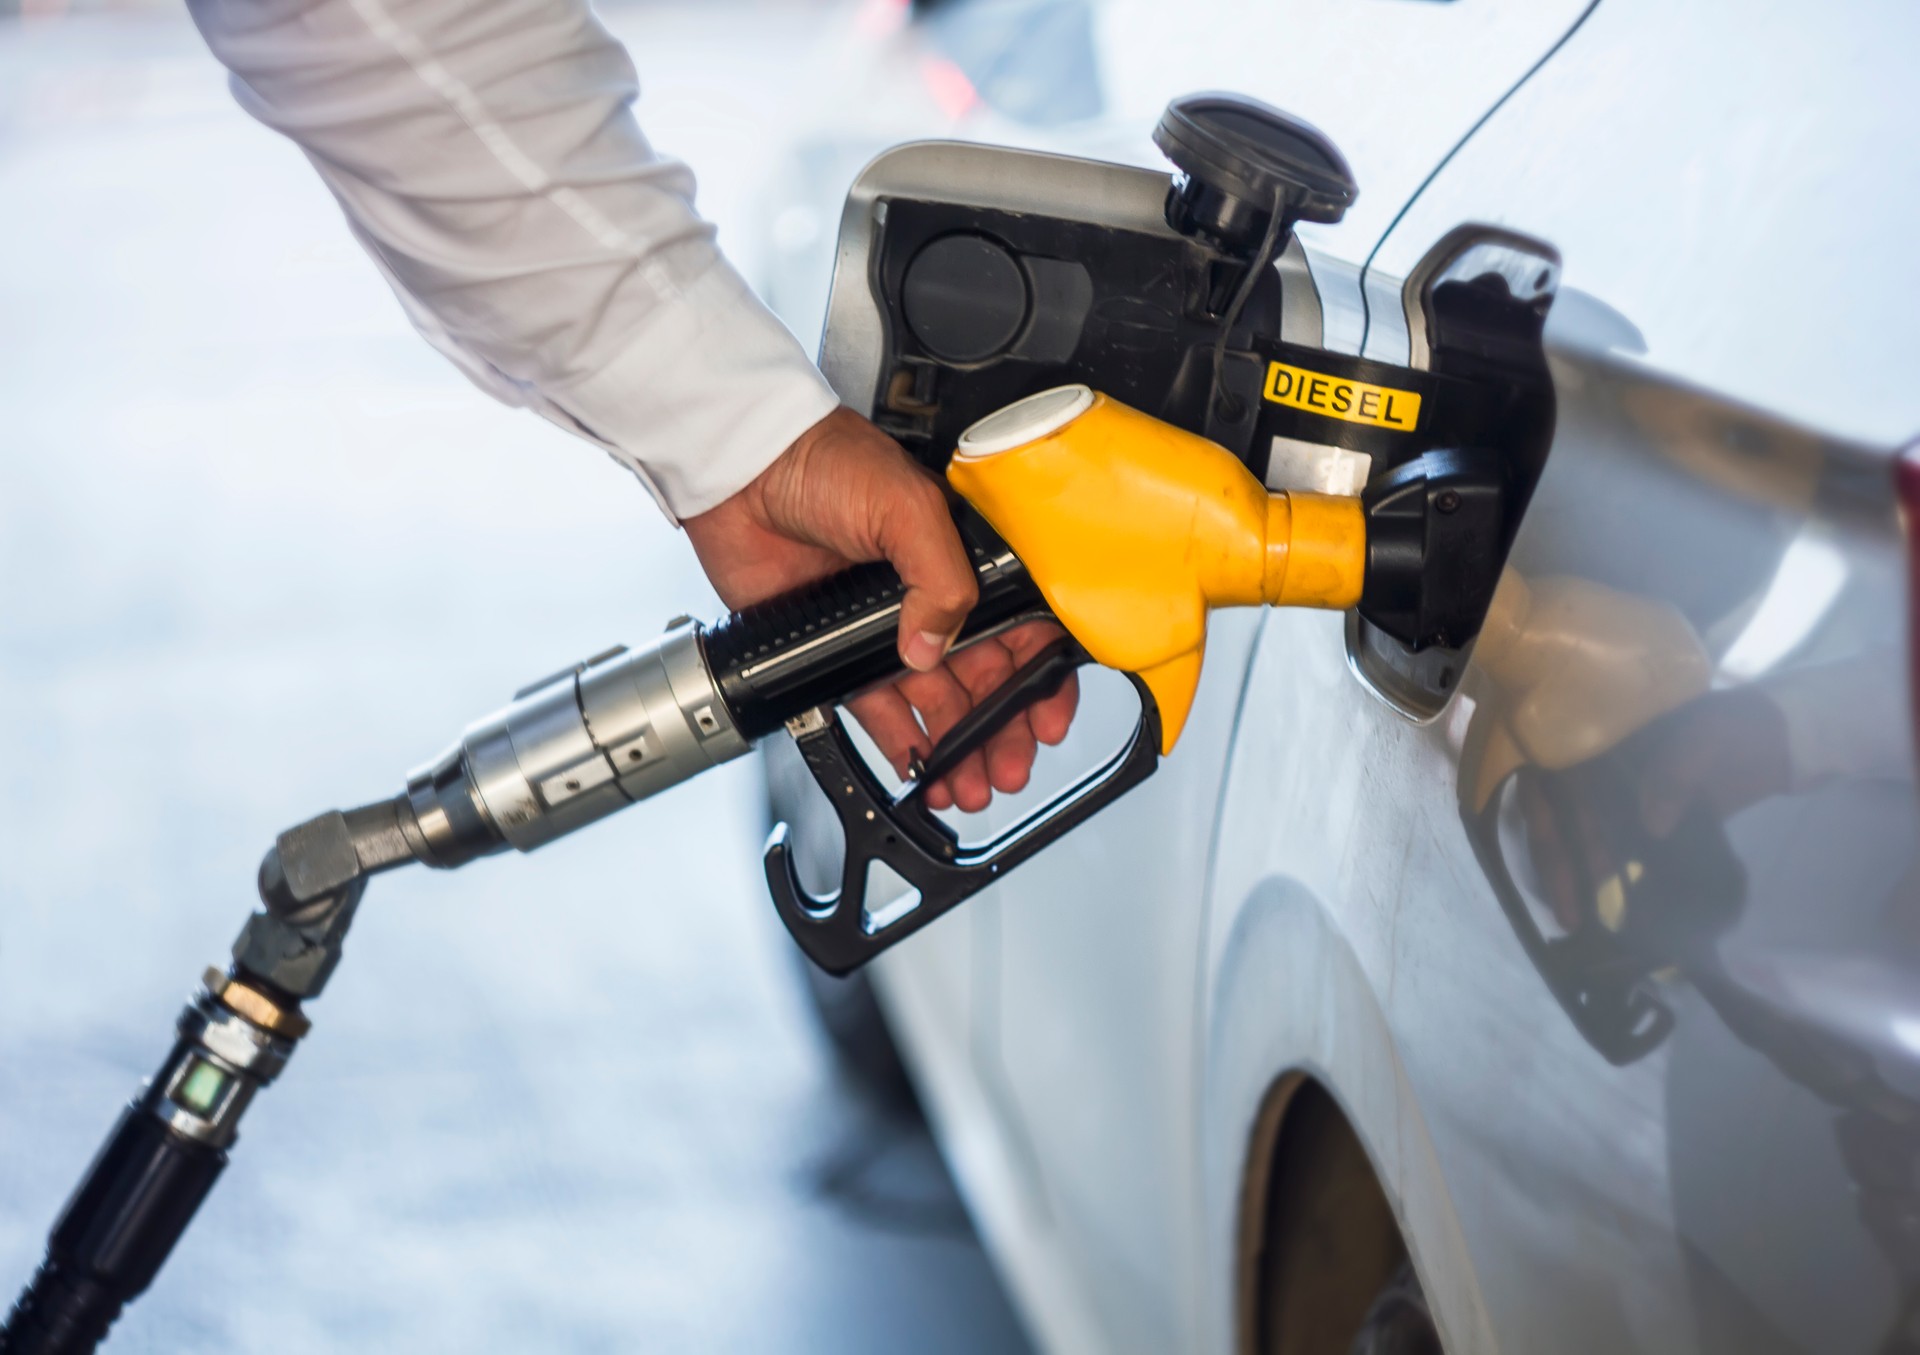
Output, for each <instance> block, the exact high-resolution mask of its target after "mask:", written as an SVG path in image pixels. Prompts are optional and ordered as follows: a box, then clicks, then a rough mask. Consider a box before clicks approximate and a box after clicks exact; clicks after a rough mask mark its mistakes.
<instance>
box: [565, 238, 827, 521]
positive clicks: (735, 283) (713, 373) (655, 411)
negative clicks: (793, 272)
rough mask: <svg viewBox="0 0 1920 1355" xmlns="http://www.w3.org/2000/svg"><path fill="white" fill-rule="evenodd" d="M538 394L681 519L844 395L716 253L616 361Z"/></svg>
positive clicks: (754, 470)
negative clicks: (578, 379)
mask: <svg viewBox="0 0 1920 1355" xmlns="http://www.w3.org/2000/svg"><path fill="white" fill-rule="evenodd" d="M665 271H666V270H659V271H656V272H655V274H654V281H655V284H656V286H657V285H659V283H660V282H661V281H662V273H664V272H665ZM541 394H542V395H543V396H544V398H545V400H546V401H547V402H549V403H550V404H551V405H552V406H553V407H554V408H555V409H556V410H558V411H559V412H561V413H563V414H565V415H566V416H567V417H568V418H570V419H571V420H572V421H574V422H575V423H577V424H578V425H579V426H580V428H581V430H582V431H583V432H585V433H586V434H587V435H588V436H589V437H591V438H592V439H593V440H594V441H596V442H598V443H600V444H601V445H602V446H604V447H605V448H606V449H607V450H608V451H609V452H611V453H612V454H613V456H614V458H615V459H616V460H619V461H621V462H623V463H625V464H626V465H627V466H629V467H631V468H632V469H633V471H634V473H635V474H636V475H638V476H639V477H640V479H641V481H642V482H643V483H644V484H645V485H646V486H647V488H648V489H649V490H650V491H651V492H652V493H653V496H654V498H656V499H657V500H659V502H660V505H661V507H662V508H664V509H665V510H666V511H667V513H668V515H669V516H671V517H672V518H673V519H674V520H675V521H676V522H677V521H682V520H684V519H686V518H690V517H694V516H696V515H698V514H700V513H704V512H705V511H706V510H707V509H709V508H712V507H714V506H715V505H717V504H719V503H721V502H722V501H724V500H726V499H728V498H731V497H732V496H733V495H734V494H736V493H738V492H739V491H740V490H741V489H742V488H744V487H745V486H746V485H747V483H748V482H749V481H751V480H752V479H753V478H754V477H755V476H757V475H759V474H760V472H761V471H763V470H765V469H766V468H767V467H768V466H769V465H770V464H772V462H773V461H774V459H775V458H777V457H778V456H779V455H780V454H781V453H782V452H784V451H785V450H786V449H787V448H788V447H789V446H791V445H792V444H793V442H794V440H795V439H796V438H798V437H799V436H800V435H801V434H802V433H804V432H806V431H807V429H809V428H811V427H813V425H814V424H816V423H818V422H819V421H820V420H821V419H823V418H825V417H826V416H827V415H828V414H830V413H831V412H832V411H833V410H834V409H836V408H838V406H839V404H840V400H839V397H838V396H836V395H835V394H834V393H833V388H832V387H831V386H829V385H828V384H827V381H826V378H825V377H823V376H821V375H820V372H819V370H818V369H817V368H815V367H814V365H813V363H812V362H810V361H809V360H808V359H807V355H806V353H805V352H804V351H803V350H802V349H801V347H800V344H799V342H798V341H797V340H796V339H795V338H794V337H793V335H792V334H791V333H789V332H788V330H787V328H786V326H785V325H783V324H781V323H780V321H779V320H778V319H777V318H776V317H775V316H774V315H773V313H772V312H771V311H769V310H768V309H767V308H766V307H765V306H764V305H763V304H761V302H760V300H759V298H758V297H756V296H754V294H753V292H752V290H751V289H750V288H749V287H748V286H747V284H746V283H745V282H744V281H743V280H742V279H741V277H740V275H739V274H738V273H736V272H734V270H733V267H732V266H731V265H730V264H728V263H727V261H726V260H725V259H723V258H718V257H715V258H714V259H713V260H712V262H710V263H709V264H708V266H707V267H705V268H703V269H701V270H700V271H699V272H697V273H695V274H694V275H693V276H692V277H691V278H678V277H676V278H674V284H673V292H672V294H671V295H663V296H661V298H660V300H659V303H658V304H657V305H655V306H652V307H649V308H648V310H647V312H646V314H645V317H644V322H643V323H642V324H641V325H640V326H638V328H637V330H636V332H635V334H634V335H633V337H632V340H631V342H629V343H627V344H626V345H625V346H624V347H623V348H622V349H621V351H620V354H619V356H618V357H616V358H615V359H614V360H613V361H612V362H610V363H608V364H607V365H606V366H605V367H604V368H602V369H601V370H600V371H598V372H596V373H595V374H594V375H592V376H590V377H587V378H585V379H584V380H581V381H577V382H572V383H570V384H567V385H561V386H548V387H547V388H546V389H544V390H543V391H542V392H541Z"/></svg>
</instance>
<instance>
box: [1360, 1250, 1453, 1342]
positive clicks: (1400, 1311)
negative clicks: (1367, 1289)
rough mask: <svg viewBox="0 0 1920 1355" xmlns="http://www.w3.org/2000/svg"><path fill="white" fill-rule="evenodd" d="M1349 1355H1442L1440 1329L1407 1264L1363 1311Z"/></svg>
mask: <svg viewBox="0 0 1920 1355" xmlns="http://www.w3.org/2000/svg"><path fill="white" fill-rule="evenodd" d="M1351 1355H1443V1349H1442V1347H1441V1345H1440V1329H1439V1328H1438V1327H1436V1326H1434V1324H1433V1313H1432V1310H1430V1309H1429V1308H1428V1307H1427V1296H1426V1293H1425V1292H1424V1291H1423V1290H1422V1289H1421V1288H1420V1277H1419V1276H1418V1275H1415V1274H1414V1273H1413V1265H1412V1263H1411V1262H1406V1263H1403V1264H1402V1265H1401V1267H1400V1269H1398V1270H1397V1271H1395V1272H1394V1273H1393V1276H1392V1278H1391V1279H1389V1280H1388V1281H1387V1282H1386V1284H1385V1285H1384V1286H1382V1287H1381V1290H1380V1293H1379V1294H1378V1295H1377V1296H1376V1297H1375V1298H1374V1300H1373V1303H1372V1304H1371V1305H1370V1306H1369V1307H1368V1308H1367V1318H1366V1321H1365V1322H1364V1323H1362V1324H1361V1327H1360V1333H1359V1335H1357V1336H1356V1337H1354V1339H1353V1349H1352V1351H1351Z"/></svg>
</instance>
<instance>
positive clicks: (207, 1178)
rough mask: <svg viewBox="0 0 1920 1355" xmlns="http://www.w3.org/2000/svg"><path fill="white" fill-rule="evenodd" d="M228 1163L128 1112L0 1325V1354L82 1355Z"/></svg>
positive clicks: (144, 1281) (147, 1280)
mask: <svg viewBox="0 0 1920 1355" xmlns="http://www.w3.org/2000/svg"><path fill="white" fill-rule="evenodd" d="M226 1163H227V1155H226V1153H225V1152H223V1151H222V1150H220V1149H218V1148H214V1147H211V1146H209V1145H207V1144H204V1143H197V1142H195V1141H194V1140H192V1139H190V1138H188V1137H187V1136H185V1135H184V1134H181V1133H178V1132H176V1131H175V1130H173V1129H170V1128H168V1127H167V1126H166V1125H165V1124H162V1123H161V1122H160V1120H159V1119H157V1118H156V1117H155V1116H153V1115H152V1114H150V1113H148V1112H147V1111H146V1110H144V1109H143V1108H141V1107H140V1106H139V1105H137V1104H136V1105H132V1106H129V1107H127V1109H126V1111H125V1113H124V1114H122V1115H121V1117H120V1122H119V1123H118V1124H117V1125H115V1126H114V1130H113V1133H112V1134H111V1135H109V1136H108V1138H107V1141H106V1144H105V1145H104V1146H103V1147H102V1148H101V1149H100V1152H99V1155H98V1156H96V1157H95V1158H94V1160H93V1165H92V1166H91V1167H89V1168H88V1169H87V1174H86V1175H85V1176H84V1177H82V1178H81V1180H80V1185H79V1186H78V1187H77V1188H76V1189H75V1190H74V1192H73V1195H72V1197H71V1198H70V1199H69V1200H68V1201H67V1206H66V1208H65V1209H64V1210H62V1211H61V1213H60V1220H59V1222H58V1223H56V1224H54V1227H53V1232H52V1234H51V1235H50V1236H49V1237H48V1239H47V1255H46V1259H45V1260H44V1261H43V1262H42V1263H41V1265H40V1268H39V1270H37V1271H36V1272H35V1273H34V1276H33V1280H32V1281H31V1282H30V1283H29V1284H28V1285H27V1287H26V1289H25V1290H24V1291H22V1292H21V1294H20V1297H19V1299H18V1300H17V1301H16V1302H15V1303H14V1306H13V1311H12V1312H11V1313H9V1314H8V1316H7V1321H6V1325H5V1326H4V1327H0V1355H84V1353H85V1352H88V1351H91V1350H93V1349H94V1348H95V1347H96V1346H98V1345H99V1344H100V1342H101V1341H103V1340H104V1339H106V1335H107V1329H108V1328H109V1327H111V1326H112V1325H113V1323H114V1320H115V1319H116V1318H118V1317H119V1316H120V1310H121V1309H122V1308H123V1307H125V1306H126V1305H127V1304H128V1303H129V1302H131V1301H132V1300H133V1299H134V1298H136V1297H138V1296H139V1295H140V1293H141V1292H142V1291H144V1290H145V1289H146V1287H147V1286H148V1285H149V1284H151V1283H153V1277H154V1276H155V1275H156V1274H158V1273H159V1270H160V1266H161V1263H162V1262H164V1261H165V1260H166V1259H167V1255H168V1253H170V1252H171V1251H172V1250H173V1246H174V1243H176V1242H178V1241H179V1240H180V1235H181V1234H182V1233H184V1232H185V1231H186V1228H187V1224H188V1223H190V1222H191V1221H192V1220H193V1216H194V1213H195V1211H197V1210H198V1209H199V1208H200V1203H201V1201H203V1200H205V1199H206V1197H207V1192H208V1191H209V1190H211V1189H213V1183H214V1180H215V1179H216V1178H217V1177H218V1176H219V1175H220V1170H221V1168H223V1167H224V1166H226Z"/></svg>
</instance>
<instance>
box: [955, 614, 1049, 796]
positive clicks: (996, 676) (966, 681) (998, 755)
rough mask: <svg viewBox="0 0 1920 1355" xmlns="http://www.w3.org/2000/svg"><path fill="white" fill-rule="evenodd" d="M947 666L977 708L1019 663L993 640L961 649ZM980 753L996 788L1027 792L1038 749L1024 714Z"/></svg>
mask: <svg viewBox="0 0 1920 1355" xmlns="http://www.w3.org/2000/svg"><path fill="white" fill-rule="evenodd" d="M947 666H948V667H949V668H950V669H951V670H952V671H953V675H954V676H955V677H956V678H958V679H959V681H960V684H961V685H962V686H963V687H965V688H966V690H967V694H968V696H969V697H970V698H971V701H970V704H973V705H977V704H979V702H981V701H982V700H984V699H985V698H986V697H988V696H989V695H991V694H992V692H993V691H994V689H995V688H997V687H999V686H1000V685H1001V684H1002V683H1003V682H1005V681H1006V680H1007V679H1008V678H1010V677H1012V676H1013V671H1014V669H1015V667H1017V666H1018V660H1017V659H1016V657H1015V655H1014V652H1013V650H1012V648H1011V647H1010V646H1009V645H1007V644H1005V643H1003V641H1001V640H999V639H993V640H983V641H981V642H980V643H979V644H976V645H970V646H968V647H967V648H966V649H963V650H961V651H960V652H959V653H958V654H955V655H954V656H953V658H952V659H951V660H949V661H948V664H947ZM981 751H982V752H983V754H984V755H985V759H986V762H985V766H986V773H987V780H988V781H989V782H990V783H991V784H992V786H993V789H995V790H998V791H1005V792H1008V793H1012V792H1014V791H1018V790H1024V789H1026V785H1027V779H1028V777H1029V776H1030V775H1031V773H1032V771H1033V758H1034V754H1035V752H1036V751H1037V747H1036V744H1035V742H1034V737H1033V728H1032V726H1031V725H1030V724H1029V723H1028V721H1027V716H1026V713H1025V712H1022V713H1021V714H1019V715H1016V716H1014V717H1013V718H1012V719H1011V720H1009V721H1007V723H1006V724H1005V725H1004V726H1002V727H1001V728H1000V729H999V730H997V731H995V733H994V735H993V737H992V738H990V739H988V740H987V743H986V746H985V747H984V748H983V749H982V750H981Z"/></svg>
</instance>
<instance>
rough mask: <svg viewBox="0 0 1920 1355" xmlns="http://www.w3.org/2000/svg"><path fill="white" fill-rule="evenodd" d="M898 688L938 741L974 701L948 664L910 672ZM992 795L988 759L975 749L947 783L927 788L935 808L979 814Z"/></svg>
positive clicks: (950, 773)
mask: <svg viewBox="0 0 1920 1355" xmlns="http://www.w3.org/2000/svg"><path fill="white" fill-rule="evenodd" d="M896 688H897V690H898V691H899V692H900V694H901V695H902V696H903V697H905V698H906V699H907V700H908V701H909V702H911V703H912V705H913V708H914V709H915V710H916V711H918V712H919V713H920V720H921V723H923V724H924V725H925V726H926V729H927V734H928V736H929V737H930V738H932V740H933V741H934V742H935V743H938V742H939V741H940V740H941V739H943V738H945V737H946V734H947V731H948V730H950V729H952V728H953V727H954V725H956V724H958V723H959V722H960V719H961V717H962V716H964V715H965V714H966V713H967V712H968V711H970V710H972V709H973V705H974V698H973V696H972V694H971V693H970V692H969V691H968V690H967V688H966V687H964V686H962V685H961V683H960V680H959V679H958V678H957V677H955V676H954V674H953V671H952V669H951V667H947V666H943V667H940V668H936V669H935V670H934V671H933V672H931V673H914V674H910V675H908V676H907V677H904V678H902V679H900V681H899V682H898V683H897V684H896ZM936 792H944V793H936ZM992 798H993V791H992V787H991V785H990V784H989V782H988V780H987V766H986V760H985V758H984V757H983V756H982V755H981V754H980V753H978V752H975V753H972V754H969V755H968V756H967V757H966V758H965V759H964V760H963V761H962V762H961V763H960V765H959V766H957V767H955V768H954V769H953V770H952V771H951V772H949V773H948V774H947V776H946V779H945V782H944V784H940V785H934V786H931V787H929V788H928V794H927V803H928V805H929V806H931V807H932V808H934V809H947V808H950V807H953V806H958V807H959V808H960V809H962V810H964V811H965V812H966V813H969V814H977V813H979V812H980V811H981V810H983V809H985V808H986V807H987V802H988V801H989V800H990V799H992Z"/></svg>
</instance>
